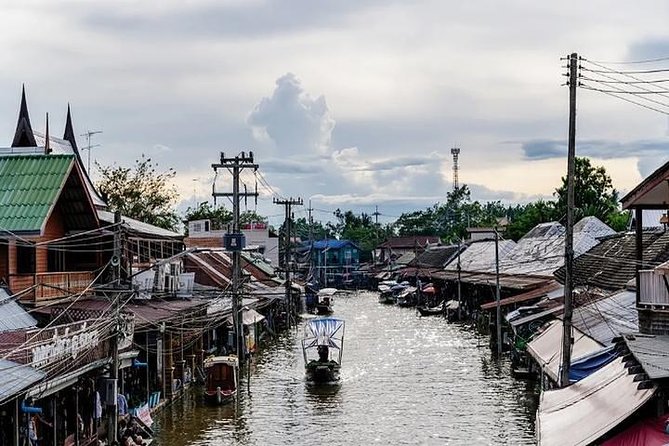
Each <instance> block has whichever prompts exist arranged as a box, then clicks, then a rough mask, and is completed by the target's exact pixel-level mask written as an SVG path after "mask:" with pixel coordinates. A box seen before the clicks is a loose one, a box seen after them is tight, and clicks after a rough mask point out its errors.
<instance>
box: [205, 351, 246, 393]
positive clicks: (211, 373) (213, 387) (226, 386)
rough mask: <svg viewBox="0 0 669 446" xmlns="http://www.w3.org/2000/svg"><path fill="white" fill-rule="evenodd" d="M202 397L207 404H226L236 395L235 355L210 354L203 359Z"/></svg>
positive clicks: (237, 367) (237, 364)
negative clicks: (203, 379) (204, 374)
mask: <svg viewBox="0 0 669 446" xmlns="http://www.w3.org/2000/svg"><path fill="white" fill-rule="evenodd" d="M204 370H205V373H206V379H205V389H204V399H205V401H206V402H207V403H209V404H218V405H222V404H227V403H229V402H231V401H233V400H234V399H235V397H236V396H237V374H238V373H239V361H238V360H237V356H233V355H230V356H210V357H208V358H206V359H205V360H204Z"/></svg>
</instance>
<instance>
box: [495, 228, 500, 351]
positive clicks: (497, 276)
mask: <svg viewBox="0 0 669 446" xmlns="http://www.w3.org/2000/svg"><path fill="white" fill-rule="evenodd" d="M494 231H495V302H496V303H497V358H501V357H502V307H501V306H500V303H499V300H500V299H499V233H498V232H497V228H494Z"/></svg>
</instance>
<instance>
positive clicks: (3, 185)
mask: <svg viewBox="0 0 669 446" xmlns="http://www.w3.org/2000/svg"><path fill="white" fill-rule="evenodd" d="M73 162H74V155H49V156H45V155H15V156H2V157H0V228H2V229H5V230H9V231H12V232H40V231H41V229H42V225H43V223H44V221H45V220H46V218H47V217H48V215H49V212H50V211H51V209H52V208H53V206H54V204H55V203H56V200H57V199H58V196H59V193H60V191H61V189H62V188H63V186H64V185H65V181H66V179H67V175H68V173H69V172H70V169H71V168H72V165H73Z"/></svg>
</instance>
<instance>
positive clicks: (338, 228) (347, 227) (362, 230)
mask: <svg viewBox="0 0 669 446" xmlns="http://www.w3.org/2000/svg"><path fill="white" fill-rule="evenodd" d="M334 216H335V218H336V220H335V221H334V222H328V223H327V224H326V225H325V228H324V229H325V230H326V235H327V236H329V237H334V238H338V239H342V240H351V241H352V242H354V243H355V244H356V245H358V247H359V248H360V261H361V262H367V261H369V260H371V259H372V251H373V250H374V248H376V246H377V245H378V244H379V243H381V242H382V241H383V240H385V239H386V238H387V237H388V236H389V235H392V234H393V230H392V226H390V225H386V226H383V225H381V224H377V223H374V221H373V220H372V217H371V216H370V215H369V214H366V213H364V212H363V213H362V214H360V215H356V214H354V213H353V211H350V210H349V211H346V212H342V211H341V210H340V209H337V210H336V211H335V212H334Z"/></svg>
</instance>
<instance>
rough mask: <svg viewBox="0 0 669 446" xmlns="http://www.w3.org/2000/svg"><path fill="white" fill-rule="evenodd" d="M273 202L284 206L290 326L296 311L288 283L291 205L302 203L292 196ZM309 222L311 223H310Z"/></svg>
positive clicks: (287, 279)
mask: <svg viewBox="0 0 669 446" xmlns="http://www.w3.org/2000/svg"><path fill="white" fill-rule="evenodd" d="M273 202H274V204H279V205H283V206H284V210H285V213H286V218H285V220H284V223H283V226H284V231H285V236H286V238H285V242H284V249H283V253H284V255H283V269H284V271H285V272H286V305H287V306H288V321H287V322H288V326H289V327H290V326H292V319H293V316H294V313H295V312H296V310H297V309H296V308H293V298H292V296H293V294H292V290H291V283H290V269H291V266H290V243H291V240H290V238H291V233H292V230H293V228H292V226H293V225H292V221H293V210H292V207H293V205H294V204H295V205H298V206H301V205H302V204H303V202H302V199H301V198H299V197H298V198H293V197H290V198H288V199H285V200H277V199H276V198H275V199H274V200H273ZM309 207H310V208H311V206H309ZM309 214H310V215H309V220H310V221H311V211H309ZM310 224H311V223H310Z"/></svg>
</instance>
